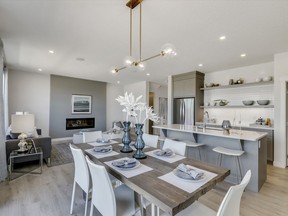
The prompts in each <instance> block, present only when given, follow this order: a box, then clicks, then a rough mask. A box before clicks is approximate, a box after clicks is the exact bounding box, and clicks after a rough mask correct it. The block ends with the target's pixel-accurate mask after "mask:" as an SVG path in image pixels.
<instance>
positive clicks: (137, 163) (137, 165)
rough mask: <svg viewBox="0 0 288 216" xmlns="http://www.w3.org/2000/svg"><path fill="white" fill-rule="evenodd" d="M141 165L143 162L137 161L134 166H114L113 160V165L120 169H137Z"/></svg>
mask: <svg viewBox="0 0 288 216" xmlns="http://www.w3.org/2000/svg"><path fill="white" fill-rule="evenodd" d="M140 165H141V163H140V162H139V161H136V165H135V166H133V167H118V166H114V165H113V162H112V166H113V167H115V168H116V169H119V170H131V169H136V168H138V167H139V166H140Z"/></svg>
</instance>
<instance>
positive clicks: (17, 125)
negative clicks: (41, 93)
mask: <svg viewBox="0 0 288 216" xmlns="http://www.w3.org/2000/svg"><path fill="white" fill-rule="evenodd" d="M34 128H35V117H34V115H33V114H25V115H14V114H13V115H12V116H11V131H12V132H13V133H30V132H32V131H33V130H34Z"/></svg>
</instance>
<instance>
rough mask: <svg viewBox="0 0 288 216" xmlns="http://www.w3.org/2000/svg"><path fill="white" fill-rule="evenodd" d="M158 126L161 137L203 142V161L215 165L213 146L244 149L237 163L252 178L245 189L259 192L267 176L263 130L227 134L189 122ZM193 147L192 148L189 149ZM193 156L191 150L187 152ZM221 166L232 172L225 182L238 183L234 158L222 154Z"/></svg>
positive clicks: (162, 138) (215, 158)
mask: <svg viewBox="0 0 288 216" xmlns="http://www.w3.org/2000/svg"><path fill="white" fill-rule="evenodd" d="M153 127H154V128H158V129H160V140H161V141H162V142H163V141H164V139H165V138H170V139H177V140H190V141H194V142H197V143H204V144H205V146H204V147H203V148H201V153H202V160H203V161H205V162H208V163H211V164H217V159H218V154H217V153H216V152H214V151H212V149H213V148H214V147H216V146H222V147H226V148H230V149H238V150H244V151H245V153H244V154H243V155H242V156H241V159H240V164H241V169H242V172H243V175H244V174H245V173H246V171H247V170H249V169H251V171H252V178H251V180H250V183H249V184H248V186H247V189H248V190H251V191H254V192H258V191H259V190H260V189H261V187H262V185H263V184H264V182H265V181H266V178H267V171H266V166H267V147H266V136H267V133H265V132H255V131H245V130H241V131H240V130H235V129H233V130H230V134H228V135H226V134H224V133H223V130H222V129H221V128H212V127H206V128H203V127H196V126H192V125H181V124H169V125H158V126H153ZM192 150H193V149H192ZM188 156H189V157H192V158H195V159H198V158H197V157H194V156H195V154H193V152H192V153H191V154H188ZM222 166H223V167H225V168H228V169H230V170H231V175H230V176H228V177H227V178H226V181H227V182H231V183H234V184H237V183H238V182H237V175H236V174H237V169H236V162H235V159H234V157H229V156H224V157H223V161H222Z"/></svg>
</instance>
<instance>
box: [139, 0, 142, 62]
mask: <svg viewBox="0 0 288 216" xmlns="http://www.w3.org/2000/svg"><path fill="white" fill-rule="evenodd" d="M139 26H140V32H139V37H140V38H139V43H140V44H139V52H140V53H139V58H140V62H141V60H142V4H141V2H140V25H139Z"/></svg>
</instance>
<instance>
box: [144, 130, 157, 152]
mask: <svg viewBox="0 0 288 216" xmlns="http://www.w3.org/2000/svg"><path fill="white" fill-rule="evenodd" d="M142 138H143V141H144V143H145V145H148V146H151V147H153V148H157V146H158V139H159V136H158V135H152V134H147V133H143V136H142Z"/></svg>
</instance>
